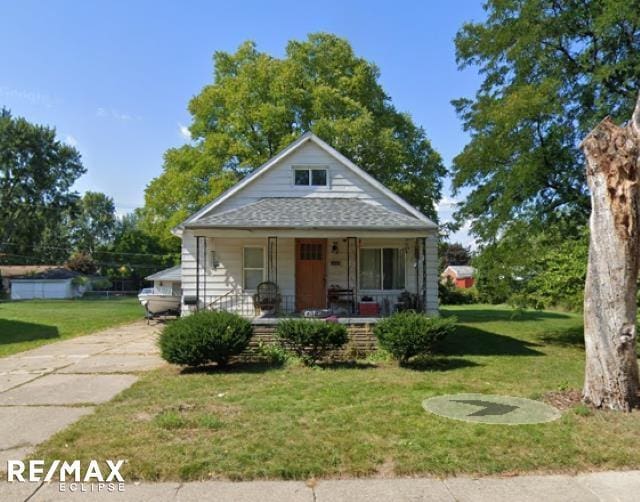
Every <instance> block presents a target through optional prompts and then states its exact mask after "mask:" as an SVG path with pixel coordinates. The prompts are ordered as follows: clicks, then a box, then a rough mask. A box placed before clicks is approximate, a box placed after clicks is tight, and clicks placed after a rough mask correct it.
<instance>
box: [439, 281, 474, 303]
mask: <svg viewBox="0 0 640 502" xmlns="http://www.w3.org/2000/svg"><path fill="white" fill-rule="evenodd" d="M438 295H439V297H440V303H441V304H442V305H469V304H471V303H479V302H480V295H479V293H478V290H477V289H476V288H475V286H474V287H471V288H466V289H462V288H457V287H456V285H455V284H454V283H453V282H451V281H450V280H449V281H447V282H444V283H443V282H440V283H439V284H438Z"/></svg>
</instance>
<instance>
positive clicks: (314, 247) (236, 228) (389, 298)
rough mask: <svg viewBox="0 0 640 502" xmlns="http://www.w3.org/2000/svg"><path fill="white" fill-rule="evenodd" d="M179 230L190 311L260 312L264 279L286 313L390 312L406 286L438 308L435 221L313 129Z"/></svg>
mask: <svg viewBox="0 0 640 502" xmlns="http://www.w3.org/2000/svg"><path fill="white" fill-rule="evenodd" d="M173 232H174V234H175V235H177V236H179V237H180V238H181V239H182V274H181V278H182V291H183V305H182V310H183V312H186V311H190V310H193V309H195V308H209V309H223V310H231V311H236V312H239V313H241V314H243V315H247V316H255V315H258V314H260V310H259V309H258V308H257V304H258V303H259V302H257V301H256V292H257V291H258V285H259V284H261V283H263V282H265V281H268V282H270V283H272V285H273V284H275V285H277V291H278V292H277V301H276V303H277V305H276V308H277V309H278V310H279V311H280V312H285V313H286V312H289V313H290V312H304V311H308V310H316V309H332V310H333V311H334V312H336V313H339V314H342V315H354V314H355V315H357V314H361V315H364V314H367V315H376V314H377V313H388V312H390V311H393V310H394V309H395V308H397V307H398V304H399V295H400V294H401V293H402V292H403V291H408V292H410V293H412V294H413V295H415V296H414V298H417V301H418V302H419V303H420V304H422V306H423V308H424V310H425V311H427V312H429V313H436V312H437V309H438V271H437V267H438V259H437V235H438V228H437V225H436V224H435V223H433V222H432V221H431V220H429V219H428V218H427V217H426V216H424V215H423V214H422V213H420V212H419V211H418V210H416V209H415V208H413V207H412V206H411V205H409V204H408V203H407V202H406V201H404V200H403V199H401V198H400V197H399V196H397V195H395V194H394V193H393V192H391V191H390V190H389V189H387V188H386V187H384V186H383V185H382V184H381V183H379V182H378V181H376V180H375V179H373V178H372V177H371V176H370V175H368V174H367V173H366V172H364V171H363V170H362V169H360V168H359V167H358V166H356V165H355V164H354V163H353V162H351V161H350V160H349V159H347V158H346V157H344V156H343V155H342V154H340V153H339V152H338V151H336V150H335V149H334V148H332V147H331V146H329V145H328V144H327V143H325V142H324V141H322V140H321V139H319V138H318V137H317V136H315V135H314V134H311V133H306V134H304V135H303V136H301V137H300V138H299V139H298V140H296V141H294V142H293V143H291V144H290V145H289V146H287V147H286V148H285V149H284V150H282V151H281V152H280V153H278V154H277V155H276V156H275V157H273V158H271V159H270V160H268V161H267V162H266V163H265V164H263V165H262V166H261V167H260V168H258V169H256V170H255V171H254V172H253V173H252V174H250V175H249V176H247V177H245V178H244V179H243V180H241V181H240V182H239V183H237V184H236V185H235V186H233V187H232V188H230V189H229V190H227V191H226V192H224V193H223V194H222V195H220V196H219V197H218V198H216V199H215V200H214V201H212V202H211V203H210V204H208V205H207V206H205V207H203V208H202V209H201V210H199V211H198V212H196V213H195V214H193V215H192V216H190V217H189V218H188V219H187V220H186V221H184V222H183V223H182V224H181V225H179V226H178V227H176V228H175V229H174V230H173ZM269 294H272V295H273V293H269ZM405 296H406V295H405ZM258 299H259V295H258Z"/></svg>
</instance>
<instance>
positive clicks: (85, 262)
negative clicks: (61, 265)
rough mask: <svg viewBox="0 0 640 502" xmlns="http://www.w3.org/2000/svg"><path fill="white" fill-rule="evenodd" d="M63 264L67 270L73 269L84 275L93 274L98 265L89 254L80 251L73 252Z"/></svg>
mask: <svg viewBox="0 0 640 502" xmlns="http://www.w3.org/2000/svg"><path fill="white" fill-rule="evenodd" d="M65 265H66V266H67V268H68V269H69V270H75V271H76V272H80V273H81V274H85V275H92V274H95V273H96V271H97V270H98V265H97V264H96V262H95V261H94V259H93V258H92V257H91V255H90V254H88V253H84V252H82V251H77V252H75V253H73V254H72V255H71V257H70V258H69V259H68V260H67V263H66V264H65Z"/></svg>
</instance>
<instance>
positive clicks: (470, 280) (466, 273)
mask: <svg viewBox="0 0 640 502" xmlns="http://www.w3.org/2000/svg"><path fill="white" fill-rule="evenodd" d="M475 275H476V269H475V268H473V267H470V266H468V265H449V266H448V267H447V268H445V269H444V271H443V272H442V274H441V277H442V279H443V281H446V280H447V279H451V282H453V283H454V284H455V286H456V287H457V288H463V289H465V288H470V287H472V286H473V285H474V283H475Z"/></svg>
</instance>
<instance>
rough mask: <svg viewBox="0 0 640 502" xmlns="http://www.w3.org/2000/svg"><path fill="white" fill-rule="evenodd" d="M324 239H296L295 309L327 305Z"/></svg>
mask: <svg viewBox="0 0 640 502" xmlns="http://www.w3.org/2000/svg"><path fill="white" fill-rule="evenodd" d="M326 250H327V241H326V239H296V310H297V311H300V310H303V309H312V308H316V309H323V308H326V306H327V281H326V269H327V261H326Z"/></svg>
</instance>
